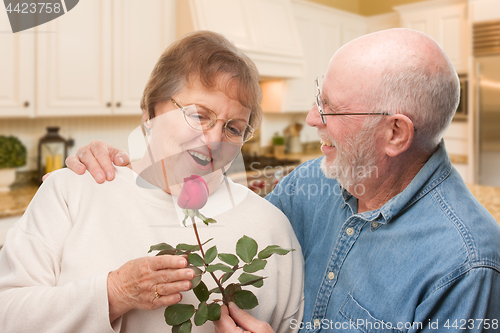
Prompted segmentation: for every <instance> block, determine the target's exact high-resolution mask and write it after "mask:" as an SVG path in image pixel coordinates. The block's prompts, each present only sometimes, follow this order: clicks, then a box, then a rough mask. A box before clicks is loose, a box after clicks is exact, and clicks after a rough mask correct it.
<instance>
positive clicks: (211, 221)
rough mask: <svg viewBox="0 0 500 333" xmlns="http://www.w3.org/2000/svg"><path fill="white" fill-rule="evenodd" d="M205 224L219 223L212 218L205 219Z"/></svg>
mask: <svg viewBox="0 0 500 333" xmlns="http://www.w3.org/2000/svg"><path fill="white" fill-rule="evenodd" d="M203 222H206V223H217V221H216V220H214V219H212V218H208V219H205V220H204V221H203Z"/></svg>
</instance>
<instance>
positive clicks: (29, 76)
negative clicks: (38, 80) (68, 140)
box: [0, 10, 35, 117]
mask: <svg viewBox="0 0 500 333" xmlns="http://www.w3.org/2000/svg"><path fill="white" fill-rule="evenodd" d="M0 31H2V32H3V33H1V34H0V46H1V47H0V77H1V78H2V80H1V81H0V117H27V116H33V114H34V105H35V71H34V69H35V35H34V34H33V33H25V32H19V33H16V34H13V33H11V32H9V31H12V30H11V27H10V23H9V18H8V16H7V12H6V11H4V10H0Z"/></svg>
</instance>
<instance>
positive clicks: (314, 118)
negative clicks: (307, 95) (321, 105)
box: [306, 104, 324, 127]
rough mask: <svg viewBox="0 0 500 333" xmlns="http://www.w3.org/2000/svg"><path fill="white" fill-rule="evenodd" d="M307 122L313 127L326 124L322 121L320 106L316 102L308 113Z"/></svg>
mask: <svg viewBox="0 0 500 333" xmlns="http://www.w3.org/2000/svg"><path fill="white" fill-rule="evenodd" d="M306 123H307V125H309V126H311V127H319V126H322V125H324V124H323V122H322V121H321V116H320V114H319V111H318V106H317V105H316V104H314V106H313V107H312V108H311V110H309V113H308V114H307V118H306Z"/></svg>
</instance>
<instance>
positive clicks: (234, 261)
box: [219, 253, 240, 266]
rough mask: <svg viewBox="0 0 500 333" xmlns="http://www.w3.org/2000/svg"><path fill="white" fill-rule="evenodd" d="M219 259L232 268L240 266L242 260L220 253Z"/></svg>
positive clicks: (232, 255)
mask: <svg viewBox="0 0 500 333" xmlns="http://www.w3.org/2000/svg"><path fill="white" fill-rule="evenodd" d="M219 259H220V260H222V261H224V262H225V263H226V264H229V265H231V266H235V265H238V264H239V262H240V260H239V259H238V257H237V256H235V255H234V254H230V253H219Z"/></svg>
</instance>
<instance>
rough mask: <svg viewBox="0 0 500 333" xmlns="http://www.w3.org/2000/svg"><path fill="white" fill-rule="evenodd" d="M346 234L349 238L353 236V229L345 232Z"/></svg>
mask: <svg viewBox="0 0 500 333" xmlns="http://www.w3.org/2000/svg"><path fill="white" fill-rule="evenodd" d="M345 233H346V234H347V235H348V236H352V234H353V233H354V229H353V228H347V230H346V231H345Z"/></svg>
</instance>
